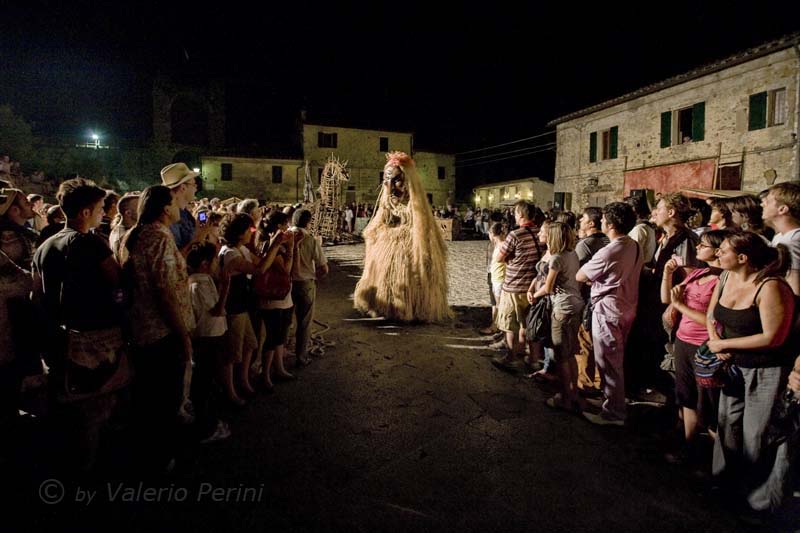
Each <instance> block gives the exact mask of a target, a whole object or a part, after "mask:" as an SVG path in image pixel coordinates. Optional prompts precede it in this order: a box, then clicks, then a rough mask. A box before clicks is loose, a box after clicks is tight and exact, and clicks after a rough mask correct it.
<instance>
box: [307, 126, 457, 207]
mask: <svg viewBox="0 0 800 533" xmlns="http://www.w3.org/2000/svg"><path fill="white" fill-rule="evenodd" d="M396 150H399V151H401V152H406V153H407V154H411V155H413V157H414V160H415V161H416V163H417V169H418V170H419V171H420V175H421V176H422V180H423V183H422V184H423V186H424V187H425V191H426V192H427V194H428V199H429V200H430V202H431V203H432V204H434V205H446V204H447V203H449V202H452V201H453V197H454V195H455V156H452V155H448V154H439V153H433V152H423V151H421V152H415V151H414V134H413V133H410V132H398V131H386V130H369V129H359V128H343V127H339V126H330V125H322V124H303V155H304V157H305V159H307V160H308V161H309V165H310V167H311V176H312V179H313V180H314V184H315V186H318V185H319V176H320V174H321V173H322V167H323V166H325V161H326V160H327V159H328V156H330V155H331V154H334V155H336V156H337V157H339V158H340V159H341V160H343V161H347V168H348V170H349V172H350V183H349V184H348V186H347V189H346V191H344V192H345V201H346V202H347V203H351V202H356V203H371V202H374V201H375V200H376V198H377V196H378V187H379V186H380V184H381V181H382V180H383V167H384V165H386V153H387V152H393V151H396Z"/></svg>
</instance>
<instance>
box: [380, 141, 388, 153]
mask: <svg viewBox="0 0 800 533" xmlns="http://www.w3.org/2000/svg"><path fill="white" fill-rule="evenodd" d="M379 150H380V151H381V152H388V151H389V137H381V138H380V148H379Z"/></svg>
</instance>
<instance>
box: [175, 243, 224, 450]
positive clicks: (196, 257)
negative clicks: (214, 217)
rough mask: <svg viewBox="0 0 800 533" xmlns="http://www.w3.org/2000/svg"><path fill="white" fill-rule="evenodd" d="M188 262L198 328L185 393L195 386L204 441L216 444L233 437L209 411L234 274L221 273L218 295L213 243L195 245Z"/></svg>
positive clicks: (198, 421)
mask: <svg viewBox="0 0 800 533" xmlns="http://www.w3.org/2000/svg"><path fill="white" fill-rule="evenodd" d="M186 263H187V265H188V267H189V272H190V275H189V290H190V292H191V300H192V311H193V312H194V318H195V322H196V324H197V326H196V327H195V329H194V331H192V349H193V352H194V355H193V359H194V363H195V367H196V370H195V376H194V379H192V376H191V365H187V369H186V376H185V379H186V381H185V382H184V394H185V395H186V396H188V394H187V392H188V390H189V388H188V383H191V397H192V399H193V404H194V406H195V412H196V415H197V426H198V430H199V433H200V435H201V437H200V438H201V439H202V442H213V441H216V440H222V439H225V438H227V437H229V436H230V434H231V431H230V428H229V427H228V424H226V423H225V422H223V421H222V420H219V419H217V418H216V417H215V416H212V415H211V413H210V409H209V403H210V399H211V389H212V381H213V376H214V369H215V367H218V366H219V365H221V364H222V353H223V350H224V348H225V341H224V336H225V332H226V331H227V329H228V325H227V321H226V320H225V303H226V301H227V299H228V290H229V289H230V275H228V274H226V273H220V285H219V293H218V292H217V287H216V286H215V285H214V280H213V278H212V277H211V276H212V273H214V272H217V271H218V270H219V269H218V260H217V247H216V246H214V245H213V244H211V243H209V242H205V243H198V244H194V245H192V248H191V249H190V251H189V254H188V256H187V257H186ZM187 381H188V383H187ZM186 396H185V397H186Z"/></svg>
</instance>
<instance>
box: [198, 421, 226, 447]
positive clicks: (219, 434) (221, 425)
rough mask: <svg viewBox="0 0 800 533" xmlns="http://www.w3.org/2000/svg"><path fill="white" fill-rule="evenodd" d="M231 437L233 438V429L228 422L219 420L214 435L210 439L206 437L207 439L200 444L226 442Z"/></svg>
mask: <svg viewBox="0 0 800 533" xmlns="http://www.w3.org/2000/svg"><path fill="white" fill-rule="evenodd" d="M230 436H231V427H230V426H229V425H228V424H227V422H223V421H222V420H217V427H216V428H215V429H214V433H212V434H211V436H210V437H206V438H205V439H203V440H201V441H200V443H201V444H208V443H209V442H216V441H218V440H225V439H227V438H228V437H230Z"/></svg>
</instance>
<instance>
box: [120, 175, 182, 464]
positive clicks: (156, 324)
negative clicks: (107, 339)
mask: <svg viewBox="0 0 800 533" xmlns="http://www.w3.org/2000/svg"><path fill="white" fill-rule="evenodd" d="M138 211H139V221H138V222H137V223H136V226H134V227H133V229H131V231H130V232H129V233H128V234H127V235H126V237H125V241H124V243H123V252H122V254H121V255H122V266H123V269H124V271H125V272H126V274H127V278H128V282H129V284H130V289H131V298H132V304H131V308H130V332H131V334H132V337H133V341H134V344H135V345H136V349H135V352H134V358H133V363H134V367H135V370H136V381H135V382H134V388H133V399H134V405H135V407H136V420H137V423H138V426H139V427H138V436H139V437H140V438H141V442H140V443H138V448H139V449H140V450H141V451H142V452H143V453H144V454H145V458H146V459H147V461H148V462H147V464H146V465H145V466H150V467H154V468H156V469H163V468H164V467H165V466H166V465H167V463H168V462H169V459H170V457H172V456H173V454H174V453H175V451H176V450H175V441H176V438H175V437H176V434H175V429H176V428H175V422H176V413H177V412H178V408H179V407H180V402H181V397H182V384H183V375H184V368H185V365H186V364H190V363H191V359H192V341H191V337H190V336H189V332H190V331H191V330H192V329H193V328H194V315H193V313H192V305H191V301H190V296H189V274H188V272H187V270H186V261H185V260H184V258H183V255H181V253H180V251H179V250H178V247H177V246H176V244H175V238H174V237H173V236H172V233H171V232H170V230H169V227H170V225H172V224H174V223H175V222H177V221H178V220H180V211H179V209H178V204H177V203H176V202H175V201H174V200H173V196H172V193H171V192H170V190H169V189H168V188H167V187H164V186H162V185H156V186H153V187H148V188H146V189H145V190H144V191H143V192H142V195H141V197H140V199H139V210H138Z"/></svg>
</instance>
